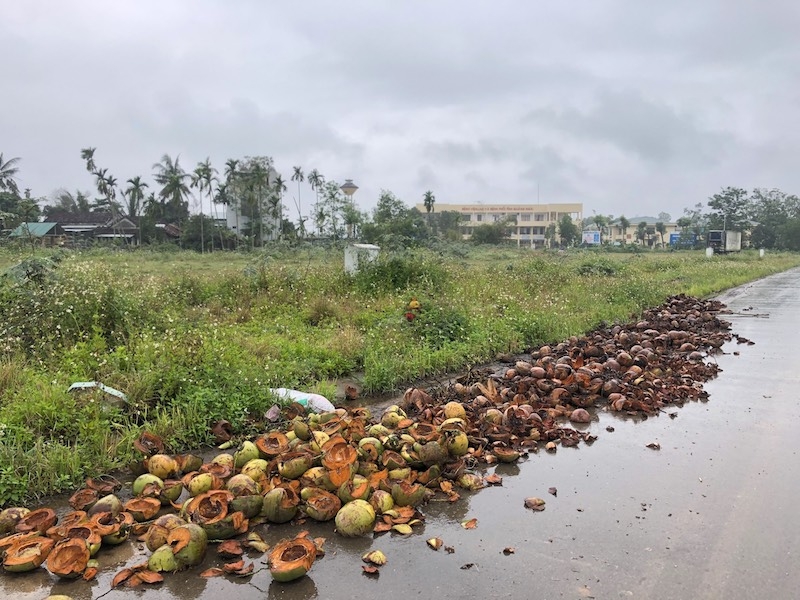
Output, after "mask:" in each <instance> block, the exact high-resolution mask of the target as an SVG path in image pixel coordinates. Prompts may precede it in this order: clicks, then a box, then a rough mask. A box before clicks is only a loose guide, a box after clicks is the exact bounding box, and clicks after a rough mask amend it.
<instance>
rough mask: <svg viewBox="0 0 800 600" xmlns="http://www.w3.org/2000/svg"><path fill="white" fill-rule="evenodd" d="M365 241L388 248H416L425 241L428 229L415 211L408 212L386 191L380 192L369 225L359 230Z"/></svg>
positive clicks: (409, 209)
mask: <svg viewBox="0 0 800 600" xmlns="http://www.w3.org/2000/svg"><path fill="white" fill-rule="evenodd" d="M361 232H362V235H363V237H364V239H365V240H366V241H368V242H371V243H377V244H380V245H381V246H383V247H387V248H402V247H406V246H415V245H418V244H419V243H420V242H422V241H423V240H425V239H427V236H428V227H427V226H426V224H425V220H424V219H423V217H422V213H420V212H419V211H418V210H417V209H416V208H408V207H407V206H406V205H405V204H404V203H403V201H402V200H400V199H399V198H398V197H397V196H395V195H394V194H393V193H392V192H390V191H388V190H381V195H380V198H378V204H377V206H376V207H375V209H374V210H373V212H372V222H369V223H364V225H363V227H362V230H361Z"/></svg>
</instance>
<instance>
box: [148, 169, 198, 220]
mask: <svg viewBox="0 0 800 600" xmlns="http://www.w3.org/2000/svg"><path fill="white" fill-rule="evenodd" d="M153 168H154V169H156V170H157V171H156V173H155V174H154V175H153V179H155V180H156V183H158V184H159V185H160V186H161V190H160V191H159V192H158V195H159V196H160V197H161V198H162V199H163V200H164V201H165V202H166V208H168V209H169V210H168V211H167V212H168V214H167V215H165V216H166V217H167V218H168V219H169V220H175V221H178V222H179V223H180V222H181V221H182V220H183V218H185V216H186V215H187V214H188V206H187V202H186V200H185V198H186V197H187V196H188V195H189V187H188V186H187V185H186V180H187V179H188V178H189V175H188V174H187V173H186V171H184V170H183V167H181V165H180V156H179V157H177V158H176V159H175V160H174V161H173V160H172V158H170V156H169V154H165V155H164V156H162V157H161V162H159V163H155V164H154V165H153Z"/></svg>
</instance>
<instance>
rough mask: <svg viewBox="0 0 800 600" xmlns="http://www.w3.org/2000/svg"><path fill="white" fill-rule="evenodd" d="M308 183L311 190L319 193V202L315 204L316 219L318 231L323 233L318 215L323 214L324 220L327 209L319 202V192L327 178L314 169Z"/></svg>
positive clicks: (309, 175)
mask: <svg viewBox="0 0 800 600" xmlns="http://www.w3.org/2000/svg"><path fill="white" fill-rule="evenodd" d="M308 183H309V185H310V186H311V190H312V191H313V192H314V193H315V194H316V195H317V202H316V204H314V220H315V221H316V222H317V232H318V233H320V234H321V233H322V226H321V222H320V221H317V215H320V216H322V220H323V221H324V220H325V210H324V209H321V208H320V204H319V194H320V190H321V189H322V186H323V185H325V178H324V177H323V176H322V175H321V174H320V172H319V171H317V170H316V169H312V170H311V172H310V173H309V174H308Z"/></svg>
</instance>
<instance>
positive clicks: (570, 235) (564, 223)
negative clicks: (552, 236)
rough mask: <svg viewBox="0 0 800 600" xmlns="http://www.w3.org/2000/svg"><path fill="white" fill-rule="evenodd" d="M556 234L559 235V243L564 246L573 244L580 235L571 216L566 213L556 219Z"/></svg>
mask: <svg viewBox="0 0 800 600" xmlns="http://www.w3.org/2000/svg"><path fill="white" fill-rule="evenodd" d="M558 234H559V236H560V237H561V243H562V244H564V245H566V246H573V245H574V244H575V243H576V242H577V241H578V240H579V239H580V237H581V232H580V230H579V229H578V226H577V225H576V224H575V223H574V222H573V220H572V217H571V216H569V215H566V214H565V215H562V216H561V218H560V219H559V220H558Z"/></svg>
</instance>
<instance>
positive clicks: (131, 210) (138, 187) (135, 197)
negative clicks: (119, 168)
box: [122, 175, 148, 218]
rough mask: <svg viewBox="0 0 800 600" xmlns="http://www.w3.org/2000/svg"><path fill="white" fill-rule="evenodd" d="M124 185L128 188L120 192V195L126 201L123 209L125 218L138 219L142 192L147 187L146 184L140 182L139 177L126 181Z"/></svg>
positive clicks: (142, 198)
mask: <svg viewBox="0 0 800 600" xmlns="http://www.w3.org/2000/svg"><path fill="white" fill-rule="evenodd" d="M126 183H127V184H128V187H127V188H125V191H123V192H122V195H123V196H125V198H126V199H127V201H128V203H127V205H126V207H125V213H126V216H128V217H129V218H134V217H138V216H139V215H140V214H141V212H142V205H143V202H144V190H145V188H146V187H148V186H147V183H145V182H144V181H142V178H141V177H140V176H139V175H137V176H136V177H132V178H130V179H128V181H127V182H126Z"/></svg>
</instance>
